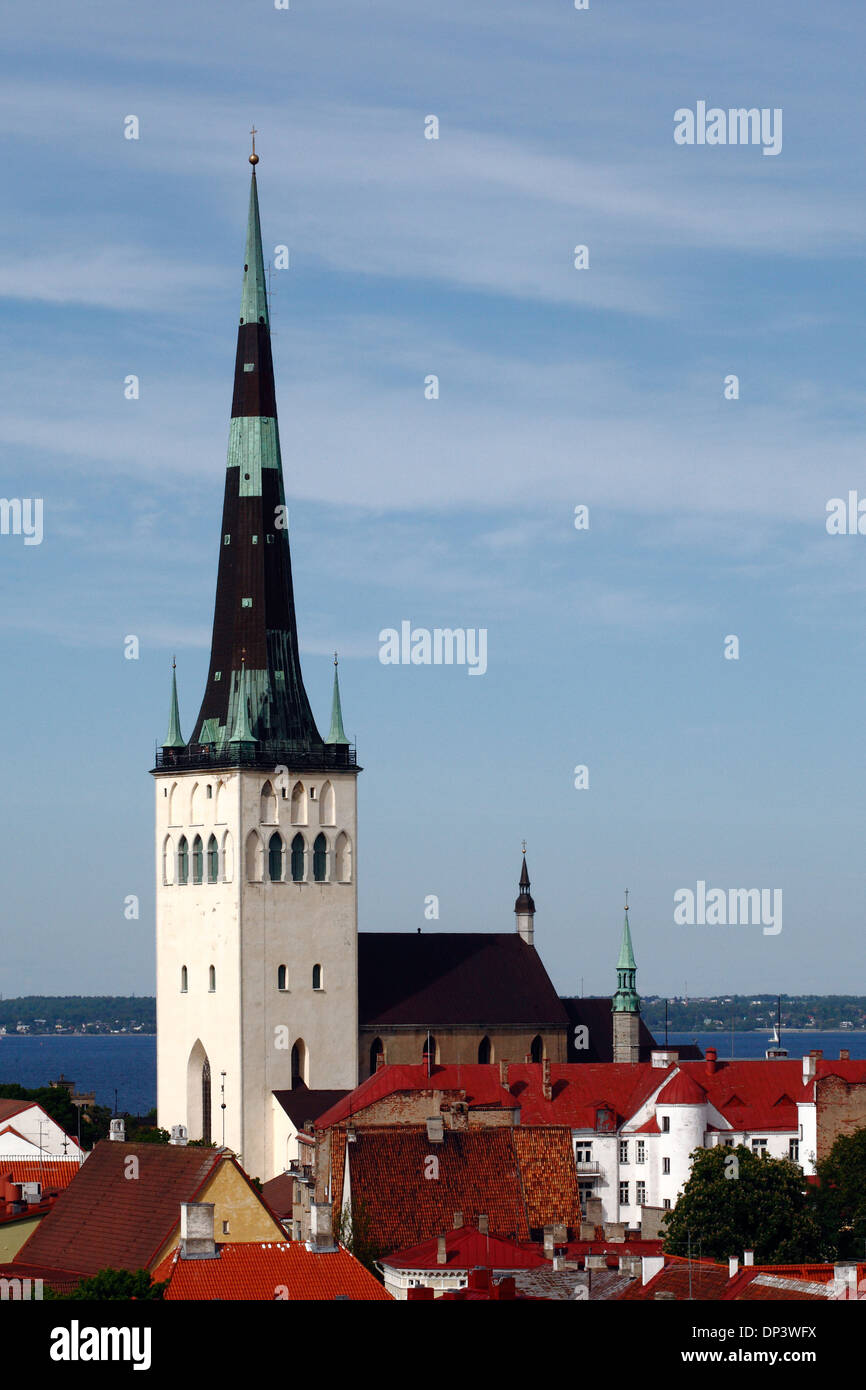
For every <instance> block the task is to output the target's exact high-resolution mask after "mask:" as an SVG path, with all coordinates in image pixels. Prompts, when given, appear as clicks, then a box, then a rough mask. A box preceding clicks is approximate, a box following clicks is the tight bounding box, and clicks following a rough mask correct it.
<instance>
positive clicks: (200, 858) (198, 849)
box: [192, 835, 204, 883]
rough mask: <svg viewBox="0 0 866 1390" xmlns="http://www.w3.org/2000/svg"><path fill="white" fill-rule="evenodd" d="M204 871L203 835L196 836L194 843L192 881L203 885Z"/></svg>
mask: <svg viewBox="0 0 866 1390" xmlns="http://www.w3.org/2000/svg"><path fill="white" fill-rule="evenodd" d="M203 870H204V845H203V844H202V842H201V835H196V837H195V839H194V840H193V842H192V881H193V883H201V881H202V874H203Z"/></svg>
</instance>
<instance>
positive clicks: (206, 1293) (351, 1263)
mask: <svg viewBox="0 0 866 1390" xmlns="http://www.w3.org/2000/svg"><path fill="white" fill-rule="evenodd" d="M217 1250H218V1251H219V1258H218V1259H216V1260H185V1259H184V1258H183V1257H182V1256H181V1254H180V1250H179V1249H178V1250H174V1251H172V1253H171V1254H170V1255H168V1256H167V1258H166V1259H165V1260H163V1261H162V1262H161V1264H160V1265H159V1266H158V1268H157V1269H155V1270H154V1272H153V1279H154V1282H155V1283H161V1282H162V1281H163V1280H165V1279H168V1280H169V1285H168V1288H167V1289H166V1291H165V1295H164V1297H165V1298H167V1299H169V1300H174V1299H198V1300H204V1301H207V1300H212V1299H213V1300H218V1301H222V1300H236V1299H264V1300H267V1301H268V1302H273V1301H274V1300H275V1299H276V1298H277V1295H278V1293H279V1295H280V1296H281V1297H282V1298H285V1297H286V1296H287V1297H288V1299H289V1300H290V1301H303V1300H322V1299H329V1300H333V1299H335V1298H349V1299H352V1300H359V1301H364V1302H379V1303H391V1302H393V1300H392V1298H391V1295H390V1294H389V1293H387V1292H386V1290H385V1289H384V1288H383V1287H382V1285H381V1284H380V1283H379V1281H378V1279H376V1278H375V1277H374V1276H373V1275H372V1274H371V1273H370V1272H369V1270H367V1269H365V1268H364V1266H363V1265H362V1264H360V1263H359V1261H358V1260H356V1259H355V1258H354V1256H353V1255H350V1254H349V1251H348V1250H346V1249H344V1248H343V1247H342V1246H340V1248H339V1249H338V1250H335V1251H333V1252H332V1253H330V1254H320V1253H318V1252H314V1251H311V1250H308V1249H307V1247H306V1246H305V1245H303V1244H301V1243H299V1242H283V1243H278V1242H275V1243H273V1244H261V1243H259V1242H258V1241H251V1242H249V1243H245V1244H233V1243H227V1244H225V1245H218V1246H217Z"/></svg>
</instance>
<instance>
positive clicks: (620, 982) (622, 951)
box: [613, 891, 640, 1014]
mask: <svg viewBox="0 0 866 1390" xmlns="http://www.w3.org/2000/svg"><path fill="white" fill-rule="evenodd" d="M613 1011H614V1013H631V1014H637V1013H640V999H639V998H638V993H637V962H636V961H635V958H634V951H633V949H632V944H631V932H630V930H629V925H628V891H626V895H625V921H624V923H623V928H622V945H621V946H620V948H619V960H618V961H617V963H616V994H615V995H614V996H613Z"/></svg>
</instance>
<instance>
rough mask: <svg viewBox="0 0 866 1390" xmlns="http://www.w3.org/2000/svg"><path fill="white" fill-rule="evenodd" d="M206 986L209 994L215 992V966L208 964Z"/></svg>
mask: <svg viewBox="0 0 866 1390" xmlns="http://www.w3.org/2000/svg"><path fill="white" fill-rule="evenodd" d="M207 988H208V993H209V994H216V966H213V965H212V966H210V967H209V969H208V972H207Z"/></svg>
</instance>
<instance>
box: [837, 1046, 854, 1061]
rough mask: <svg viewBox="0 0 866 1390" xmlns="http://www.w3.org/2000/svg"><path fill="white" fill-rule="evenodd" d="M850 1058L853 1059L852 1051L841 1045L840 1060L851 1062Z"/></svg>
mask: <svg viewBox="0 0 866 1390" xmlns="http://www.w3.org/2000/svg"><path fill="white" fill-rule="evenodd" d="M850 1060H851V1053H850V1051H849V1050H848V1048H847V1047H840V1048H839V1061H840V1062H850Z"/></svg>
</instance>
